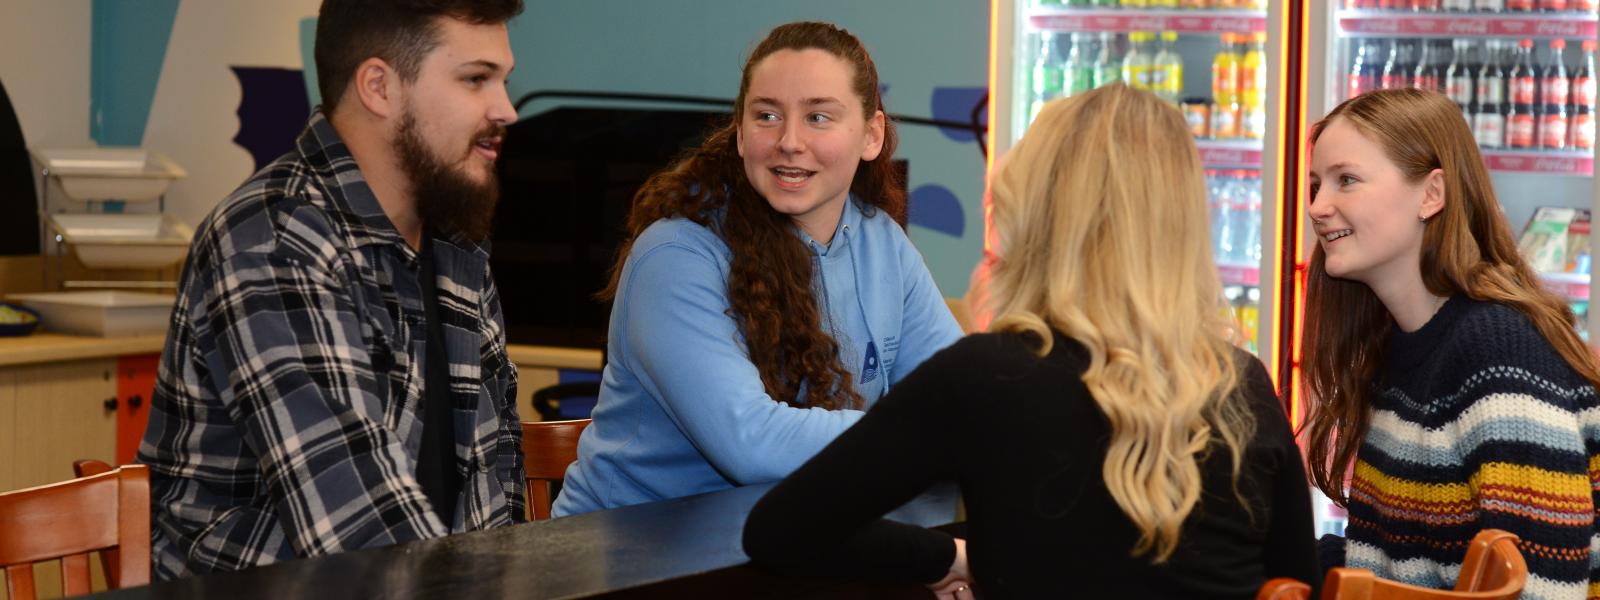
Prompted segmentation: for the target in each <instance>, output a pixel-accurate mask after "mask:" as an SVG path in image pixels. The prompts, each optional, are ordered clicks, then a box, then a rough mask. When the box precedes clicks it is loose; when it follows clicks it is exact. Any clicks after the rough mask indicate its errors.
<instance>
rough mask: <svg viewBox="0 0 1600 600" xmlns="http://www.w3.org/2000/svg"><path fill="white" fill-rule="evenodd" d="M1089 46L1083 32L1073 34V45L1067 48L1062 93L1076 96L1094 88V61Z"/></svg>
mask: <svg viewBox="0 0 1600 600" xmlns="http://www.w3.org/2000/svg"><path fill="white" fill-rule="evenodd" d="M1088 46H1089V45H1088V44H1086V43H1084V40H1083V34H1079V33H1074V34H1072V45H1071V46H1070V47H1069V48H1068V50H1067V66H1066V72H1065V76H1066V80H1065V81H1064V82H1063V83H1062V90H1061V93H1062V95H1065V96H1076V95H1078V94H1082V93H1084V92H1087V91H1089V90H1092V89H1094V61H1093V59H1092V58H1090V56H1089V47H1088Z"/></svg>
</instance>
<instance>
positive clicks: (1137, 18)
mask: <svg viewBox="0 0 1600 600" xmlns="http://www.w3.org/2000/svg"><path fill="white" fill-rule="evenodd" d="M1591 25H1592V24H1591ZM1028 26H1029V27H1031V28H1033V30H1035V31H1057V32H1071V33H1102V32H1109V33H1128V32H1133V31H1175V32H1178V33H1260V32H1264V31H1266V30H1267V13H1266V12H1263V11H1250V10H1125V9H1115V8H1049V9H1034V10H1033V11H1031V12H1029V13H1028Z"/></svg>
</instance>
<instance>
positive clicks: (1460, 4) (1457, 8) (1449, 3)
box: [1440, 0, 1472, 12]
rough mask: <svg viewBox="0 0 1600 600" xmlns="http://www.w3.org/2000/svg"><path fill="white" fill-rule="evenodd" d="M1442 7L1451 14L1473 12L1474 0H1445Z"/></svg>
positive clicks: (1441, 3)
mask: <svg viewBox="0 0 1600 600" xmlns="http://www.w3.org/2000/svg"><path fill="white" fill-rule="evenodd" d="M1440 7H1441V8H1443V9H1444V10H1447V11H1450V12H1466V11H1469V10H1472V0H1443V1H1442V2H1440Z"/></svg>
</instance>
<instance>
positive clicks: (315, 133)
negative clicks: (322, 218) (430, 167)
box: [295, 109, 489, 261]
mask: <svg viewBox="0 0 1600 600" xmlns="http://www.w3.org/2000/svg"><path fill="white" fill-rule="evenodd" d="M295 148H296V150H297V151H299V153H300V156H301V157H302V158H304V160H305V163H306V165H307V166H309V167H311V169H312V170H313V171H314V172H316V173H318V174H319V175H321V176H322V179H323V180H324V181H326V182H328V184H329V185H328V187H327V189H326V190H325V193H326V194H327V200H328V204H329V208H330V210H332V211H335V212H339V213H343V214H344V215H347V216H349V217H350V218H348V219H345V220H344V224H345V227H344V235H345V239H346V242H347V243H348V244H349V245H350V247H352V248H359V247H362V246H368V245H373V244H392V245H395V246H398V247H399V248H400V249H401V252H402V254H404V255H405V256H406V257H407V259H409V260H416V251H415V250H413V249H412V248H411V246H410V245H409V244H407V243H406V240H405V237H403V236H401V235H400V232H399V231H397V230H395V228H394V222H393V221H390V220H389V215H388V214H386V213H384V212H383V205H382V204H379V203H378V196H377V195H376V194H374V193H373V192H372V186H370V185H367V177H366V175H365V174H363V173H362V172H361V169H360V168H348V169H342V168H343V167H344V166H345V164H346V163H348V164H350V165H354V164H355V162H356V159H355V157H354V156H352V155H351V154H350V147H349V146H346V145H345V143H344V138H342V137H340V136H339V132H338V131H337V130H335V129H334V128H333V122H332V121H330V120H328V117H327V115H326V114H324V113H323V112H322V110H321V109H318V110H316V111H315V112H313V113H312V115H311V121H310V122H309V123H308V124H307V126H306V129H305V131H303V132H301V133H300V136H299V137H298V138H296V139H295ZM341 169H342V170H341ZM434 239H435V240H436V241H443V242H447V243H449V244H451V245H453V246H455V247H457V248H459V249H461V250H462V251H465V252H467V253H469V254H473V255H475V256H476V257H478V258H481V259H483V260H485V261H487V260H489V249H488V242H487V241H484V242H483V243H474V242H472V241H469V240H467V239H466V238H464V237H462V236H461V235H459V234H456V233H454V232H450V233H444V232H441V233H440V234H439V236H438V237H436V238H434Z"/></svg>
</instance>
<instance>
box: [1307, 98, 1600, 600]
mask: <svg viewBox="0 0 1600 600" xmlns="http://www.w3.org/2000/svg"><path fill="white" fill-rule="evenodd" d="M1311 140H1312V145H1313V148H1312V151H1311V172H1310V185H1311V187H1310V206H1309V207H1308V209H1309V214H1310V216H1311V219H1312V223H1313V225H1314V227H1315V229H1316V234H1317V237H1318V241H1317V248H1316V249H1315V251H1314V252H1313V254H1312V260H1311V269H1310V274H1309V283H1308V285H1309V287H1308V294H1307V300H1306V317H1305V348H1304V351H1303V353H1304V356H1305V365H1306V368H1305V376H1304V384H1305V385H1306V388H1307V389H1308V392H1309V394H1308V396H1309V397H1311V398H1312V399H1313V400H1312V410H1311V413H1310V415H1311V416H1310V420H1309V422H1308V423H1307V429H1308V431H1309V434H1308V440H1307V441H1308V443H1309V447H1308V454H1309V455H1310V456H1309V462H1310V470H1311V474H1312V479H1313V480H1314V481H1315V483H1316V485H1317V486H1318V487H1320V488H1321V489H1322V490H1323V491H1324V492H1326V493H1327V494H1328V496H1329V497H1332V498H1334V499H1336V501H1338V502H1340V503H1343V504H1346V505H1347V506H1348V508H1349V511H1350V522H1349V527H1348V529H1347V530H1346V536H1347V537H1346V538H1345V539H1325V540H1324V544H1323V547H1324V550H1325V551H1324V553H1323V556H1324V566H1341V565H1342V566H1351V567H1361V568H1367V569H1371V570H1372V571H1373V572H1375V573H1377V574H1378V576H1380V577H1385V578H1389V579H1395V580H1400V581H1404V582H1407V583H1412V584H1416V585H1423V586H1430V587H1435V588H1447V587H1450V586H1452V585H1453V584H1454V583H1455V579H1456V575H1457V574H1458V573H1459V572H1460V569H1461V561H1462V558H1463V557H1464V556H1465V553H1466V544H1467V542H1468V540H1470V539H1471V538H1472V536H1473V535H1474V534H1476V533H1477V532H1478V531H1479V530H1482V529H1487V528H1495V529H1504V530H1507V531H1510V532H1512V533H1515V534H1517V535H1518V536H1520V537H1521V542H1520V543H1519V547H1520V548H1521V550H1522V553H1523V556H1524V557H1525V558H1526V559H1527V562H1528V568H1529V571H1530V575H1529V578H1528V584H1527V587H1526V588H1525V591H1524V594H1523V597H1524V598H1542V599H1548V598H1584V597H1591V598H1592V597H1596V596H1597V595H1600V586H1597V585H1596V583H1595V581H1596V578H1595V570H1594V568H1593V567H1591V559H1590V553H1591V548H1593V547H1596V544H1597V543H1600V542H1597V538H1596V537H1595V533H1596V528H1595V506H1596V496H1595V491H1596V489H1597V488H1596V482H1600V402H1597V399H1596V395H1595V386H1596V384H1600V369H1597V367H1596V364H1595V361H1594V358H1593V357H1592V355H1591V354H1590V353H1589V350H1588V349H1587V348H1586V347H1585V346H1584V344H1583V342H1582V341H1581V340H1580V339H1579V338H1578V335H1577V332H1576V331H1575V330H1574V328H1573V322H1574V320H1573V315H1572V311H1571V310H1570V309H1569V308H1568V307H1567V305H1566V303H1565V302H1564V301H1563V300H1562V299H1561V298H1559V297H1557V296H1556V295H1554V294H1552V293H1550V292H1548V291H1546V290H1544V288H1543V287H1541V284H1540V282H1539V279H1538V276H1537V275H1536V274H1535V273H1534V272H1533V270H1532V269H1531V268H1529V266H1528V264H1527V263H1526V262H1525V261H1524V260H1523V259H1522V257H1521V256H1520V255H1518V253H1517V244H1516V243H1515V241H1514V240H1513V239H1512V237H1511V233H1510V232H1511V230H1510V228H1509V227H1508V225H1507V223H1506V219H1505V217H1504V216H1503V214H1502V213H1501V209H1500V206H1499V204H1498V203H1497V201H1496V200H1495V195H1494V190H1493V188H1492V186H1491V185H1490V182H1489V176H1488V173H1487V172H1486V170H1485V168H1484V164H1483V158H1482V157H1481V156H1480V155H1479V154H1478V147H1477V144H1476V143H1474V141H1473V137H1472V134H1471V132H1470V131H1469V130H1468V128H1467V126H1466V124H1465V123H1464V122H1463V121H1462V119H1461V112H1460V110H1459V109H1458V108H1457V107H1456V105H1455V104H1454V103H1452V102H1451V101H1450V100H1448V99H1446V98H1445V97H1444V96H1441V95H1439V94H1436V93H1432V92H1423V91H1418V90H1392V91H1380V92H1374V93H1369V94H1363V95H1361V96H1359V97H1357V98H1354V99H1352V100H1350V101H1347V102H1345V103H1344V104H1341V105H1339V107H1338V108H1335V109H1334V110H1333V112H1332V113H1330V114H1329V115H1328V116H1327V118H1325V119H1323V120H1322V121H1321V122H1319V123H1317V124H1316V126H1315V127H1314V128H1313V129H1312V133H1311ZM1347 482H1348V488H1347V487H1346V483H1347Z"/></svg>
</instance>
